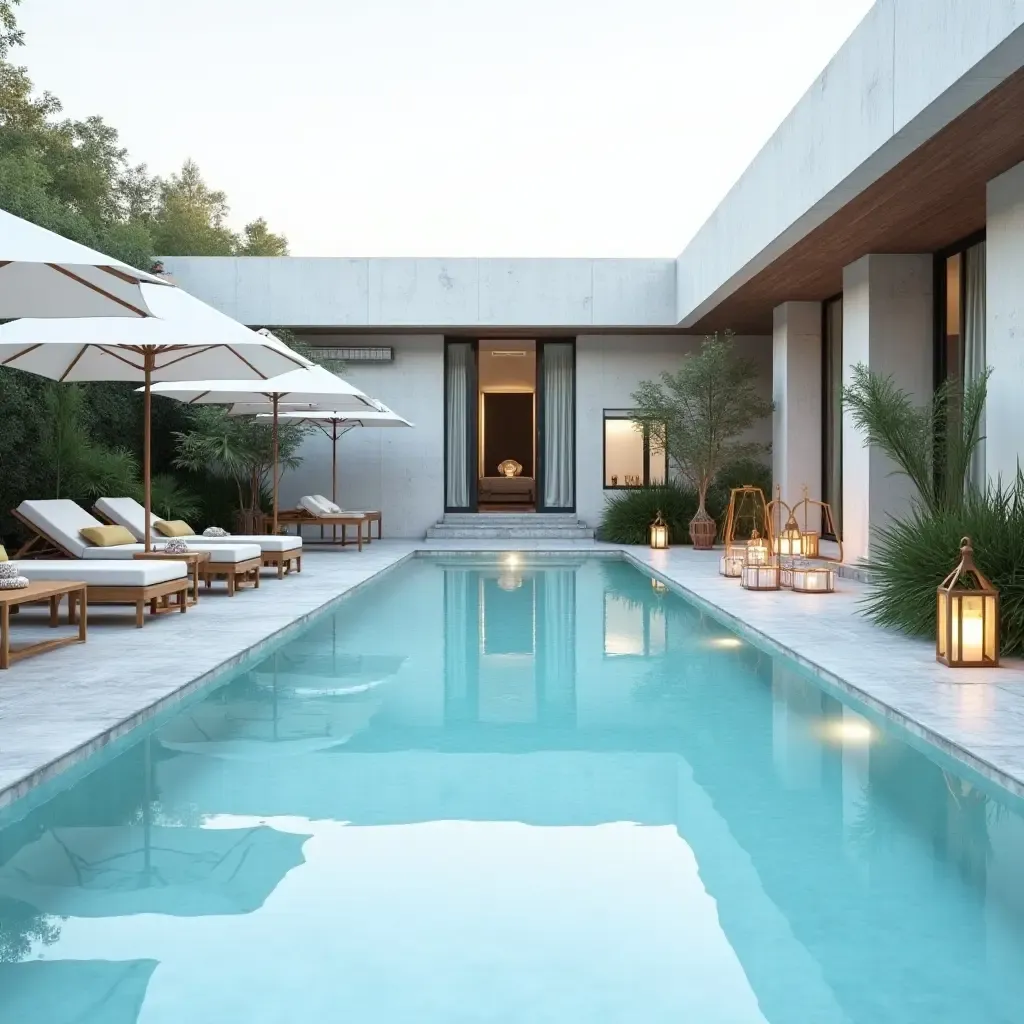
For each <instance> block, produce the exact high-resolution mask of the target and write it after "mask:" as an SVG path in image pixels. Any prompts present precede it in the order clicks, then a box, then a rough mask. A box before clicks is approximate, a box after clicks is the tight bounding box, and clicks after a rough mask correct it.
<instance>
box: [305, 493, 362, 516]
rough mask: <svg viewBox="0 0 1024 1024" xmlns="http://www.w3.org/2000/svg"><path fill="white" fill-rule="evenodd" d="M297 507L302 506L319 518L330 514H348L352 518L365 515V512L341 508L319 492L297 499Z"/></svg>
mask: <svg viewBox="0 0 1024 1024" xmlns="http://www.w3.org/2000/svg"><path fill="white" fill-rule="evenodd" d="M299 508H304V509H305V510H306V511H307V512H312V514H313V515H315V516H318V517H319V518H321V519H323V518H330V517H331V516H349V517H351V518H352V519H358V518H359V517H361V516H364V515H366V513H365V512H349V511H347V510H342V509H341V508H339V507H338V506H337V505H335V504H334V502H333V501H328V500H327V499H326V498H324V497H323V496H322V495H319V494H307V495H305V497H303V498H300V499H299Z"/></svg>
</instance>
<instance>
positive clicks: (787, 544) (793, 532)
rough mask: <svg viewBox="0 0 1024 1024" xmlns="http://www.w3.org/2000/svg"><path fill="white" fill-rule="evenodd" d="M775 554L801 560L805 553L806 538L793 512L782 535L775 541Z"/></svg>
mask: <svg viewBox="0 0 1024 1024" xmlns="http://www.w3.org/2000/svg"><path fill="white" fill-rule="evenodd" d="M775 553H776V554H777V555H782V556H783V557H788V558H799V557H800V556H801V555H802V554H803V553H804V536H803V534H802V533H801V532H800V527H799V526H798V525H797V521H796V517H795V516H794V515H793V513H792V512H791V513H790V514H789V518H788V519H787V520H786V525H785V527H784V528H783V530H782V533H780V534H779V535H778V537H776V539H775Z"/></svg>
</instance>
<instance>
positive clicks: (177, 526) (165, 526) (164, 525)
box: [153, 519, 196, 537]
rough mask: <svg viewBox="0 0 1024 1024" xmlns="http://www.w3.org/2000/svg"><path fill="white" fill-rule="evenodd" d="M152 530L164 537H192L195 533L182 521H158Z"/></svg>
mask: <svg viewBox="0 0 1024 1024" xmlns="http://www.w3.org/2000/svg"><path fill="white" fill-rule="evenodd" d="M153 528H154V529H155V530H156V532H157V533H162V534H163V535H164V536H165V537H194V536H195V535H196V531H195V530H193V529H192V527H191V526H189V525H188V523H186V522H185V521H184V520H183V519H158V520H157V521H156V522H155V523H154V524H153Z"/></svg>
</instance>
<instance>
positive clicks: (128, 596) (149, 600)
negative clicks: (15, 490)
mask: <svg viewBox="0 0 1024 1024" xmlns="http://www.w3.org/2000/svg"><path fill="white" fill-rule="evenodd" d="M11 515H12V516H14V518H15V519H17V520H18V522H20V523H21V524H22V525H23V526H24V527H25V528H26V529H28V530H30V531H31V532H32V534H33V536H32V537H31V538H30V539H29V540H28V541H27V542H26V543H25V544H23V545H22V546H21V547H20V548H19V549H18V552H17V554H16V555H15V556H14V557H15V558H26V557H27V558H29V559H30V560H31V559H32V558H43V557H45V556H48V555H56V556H57V557H58V558H66V559H68V560H69V561H79V559H76V558H75V556H74V555H72V554H71V552H70V551H68V550H66V549H65V548H63V547H61V546H60V544H58V543H57V542H56V541H55V540H54V539H53V538H52V537H47V536H46V534H44V533H41V532H40V530H39V528H38V527H37V526H35V524H34V523H30V522H29V521H28V520H27V519H26V518H25V517H24V516H23V515H21V513H20V512H18V510H17V509H12V510H11ZM189 584H190V580H189V577H188V575H187V574H186V575H185V576H182V577H181V578H180V579H176V580H164V582H163V583H149V584H146V585H144V586H141V587H127V586H123V585H118V586H114V587H104V586H96V585H95V584H94V583H87V584H86V592H87V600H88V602H89V604H131V605H135V625H136V626H137V627H138V628H139V629H141V628H142V626H143V624H144V623H145V621H146V620H145V612H146V605H147V604H148V605H149V611H150V614H151V615H160V614H163V613H164V612H168V611H173V610H177V611H180V612H181V614H182V615H184V614H185V612H187V611H188V588H189ZM175 595H177V598H178V600H177V602H176V603H175V604H171V603H170V599H171V598H172V597H174V596H175ZM76 606H77V599H76V598H75V596H74V595H69V596H68V614H69V616H70V622H72V623H74V621H75V615H76Z"/></svg>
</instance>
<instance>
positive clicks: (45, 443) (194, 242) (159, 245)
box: [0, 0, 288, 539]
mask: <svg viewBox="0 0 1024 1024" xmlns="http://www.w3.org/2000/svg"><path fill="white" fill-rule="evenodd" d="M19 2H20V0H0V208H3V209H5V210H8V211H10V212H11V213H14V214H16V215H17V216H19V217H23V218H25V219H26V220H30V221H32V222H33V223H36V224H39V225H41V226H42V227H45V228H49V229H50V230H51V231H56V232H58V233H60V234H62V235H65V236H67V237H68V238H72V239H74V240H75V241H78V242H82V243H84V244H86V245H90V246H92V247H93V248H96V249H99V250H100V251H101V252H105V253H108V254H109V255H111V256H114V257H115V258H117V259H119V260H122V261H123V262H125V263H128V264H129V265H131V266H134V267H139V268H141V269H143V270H148V269H149V268H150V266H151V265H152V263H153V261H154V259H155V258H156V257H159V256H231V255H238V256H285V255H287V254H288V241H287V239H286V238H285V237H284V236H283V235H279V234H275V233H274V232H273V231H272V230H271V229H270V227H269V225H268V224H267V222H266V220H264V219H263V218H262V217H258V218H256V219H255V220H253V221H251V222H250V223H248V224H246V225H245V227H244V228H243V230H242V232H241V233H238V232H235V231H233V230H232V228H231V226H230V223H229V213H230V207H229V204H228V199H227V196H226V194H225V193H224V192H223V191H222V190H220V189H216V188H214V187H212V186H211V185H209V184H207V183H206V181H205V180H204V179H203V176H202V174H201V172H200V169H199V167H198V165H197V164H196V163H195V162H194V161H193V160H190V159H187V160H185V161H184V163H183V164H182V166H181V168H180V170H178V171H176V172H175V173H173V174H170V175H169V176H168V177H166V178H164V177H160V176H159V175H155V174H152V173H151V172H150V171H149V169H148V168H147V166H146V165H145V164H144V163H140V162H138V161H136V160H132V159H131V158H130V157H129V155H128V152H127V150H126V149H125V147H124V146H122V145H121V142H120V138H119V136H118V132H117V129H116V128H114V127H113V126H112V125H109V124H107V123H106V121H104V120H103V118H102V117H100V116H98V115H96V116H91V117H87V118H85V119H83V120H75V119H73V118H67V117H64V116H63V111H62V107H61V102H60V100H59V99H58V98H57V97H56V96H54V95H53V94H52V93H50V92H47V91H45V90H42V91H41V90H39V89H37V88H36V87H35V85H34V83H33V82H32V80H31V79H30V78H29V75H28V71H27V69H26V68H24V67H21V66H19V65H18V64H17V62H16V61H15V60H14V59H13V58H14V56H15V55H16V53H17V48H18V47H19V46H21V45H22V42H23V39H22V34H21V31H20V30H19V29H18V25H17V19H16V13H17V10H16V9H17V6H18V4H19ZM65 392H67V393H65ZM58 413H59V416H58V415H57V414H58ZM153 418H154V424H153V426H154V429H153V441H154V452H153V465H154V472H155V473H157V474H159V475H160V477H161V484H160V487H161V504H162V505H163V506H164V508H162V509H161V512H164V511H165V510H166V511H167V512H168V513H171V514H175V515H182V516H184V515H186V514H187V515H189V516H190V517H191V516H199V517H200V518H206V517H209V518H210V520H211V521H212V520H213V519H216V520H217V521H218V522H220V523H221V525H226V526H228V527H230V526H231V506H232V505H233V503H234V502H233V496H232V490H233V488H232V487H231V486H230V484H228V485H227V486H225V481H223V480H222V479H219V478H218V479H209V478H208V474H206V473H204V472H200V471H196V472H185V471H183V470H182V469H181V468H179V467H176V466H175V459H176V457H177V450H176V443H175V435H176V434H184V433H188V432H189V430H190V428H191V413H190V411H189V410H188V409H187V408H185V407H184V406H181V405H180V404H179V403H177V402H173V401H170V400H158V401H156V402H154V404H153ZM141 441H142V400H141V397H140V396H139V395H137V394H136V393H135V390H134V387H133V386H131V385H123V384H85V385H81V386H79V387H77V388H75V389H67V388H65V387H63V386H55V385H53V384H51V383H49V382H47V381H46V380H45V379H43V378H42V377H35V376H33V375H32V374H28V373H22V372H20V371H17V370H5V369H2V368H0V537H4V536H6V537H8V538H9V539H10V538H11V535H12V534H13V533H15V532H16V530H15V527H14V524H13V522H12V520H11V518H10V517H9V510H10V509H11V508H13V507H15V506H16V505H17V504H18V503H19V502H20V501H21V500H22V499H24V498H27V497H37V498H38V497H53V496H54V495H56V494H60V495H61V496H65V497H72V498H77V499H80V500H82V501H85V502H87V501H88V500H89V499H90V498H91V497H93V496H94V493H95V490H96V488H97V487H102V488H103V489H108V488H109V487H111V486H113V485H114V484H115V483H117V482H119V481H120V486H121V488H122V489H126V488H127V483H126V482H125V475H127V476H129V477H130V476H132V474H135V475H136V476H137V463H138V462H139V461H140V460H141V450H140V445H141ZM125 445H129V446H130V447H128V448H126V447H125ZM57 454H59V456H60V459H61V463H60V464H61V466H62V470H61V474H60V479H59V480H58V475H57V470H56V467H57V463H55V462H54V456H55V455H57ZM117 473H120V474H122V476H121V477H118V476H117V475H116V474H117ZM197 494H198V495H202V501H201V502H199V501H198V500H197V499H196V498H195V497H194V495H197Z"/></svg>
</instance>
